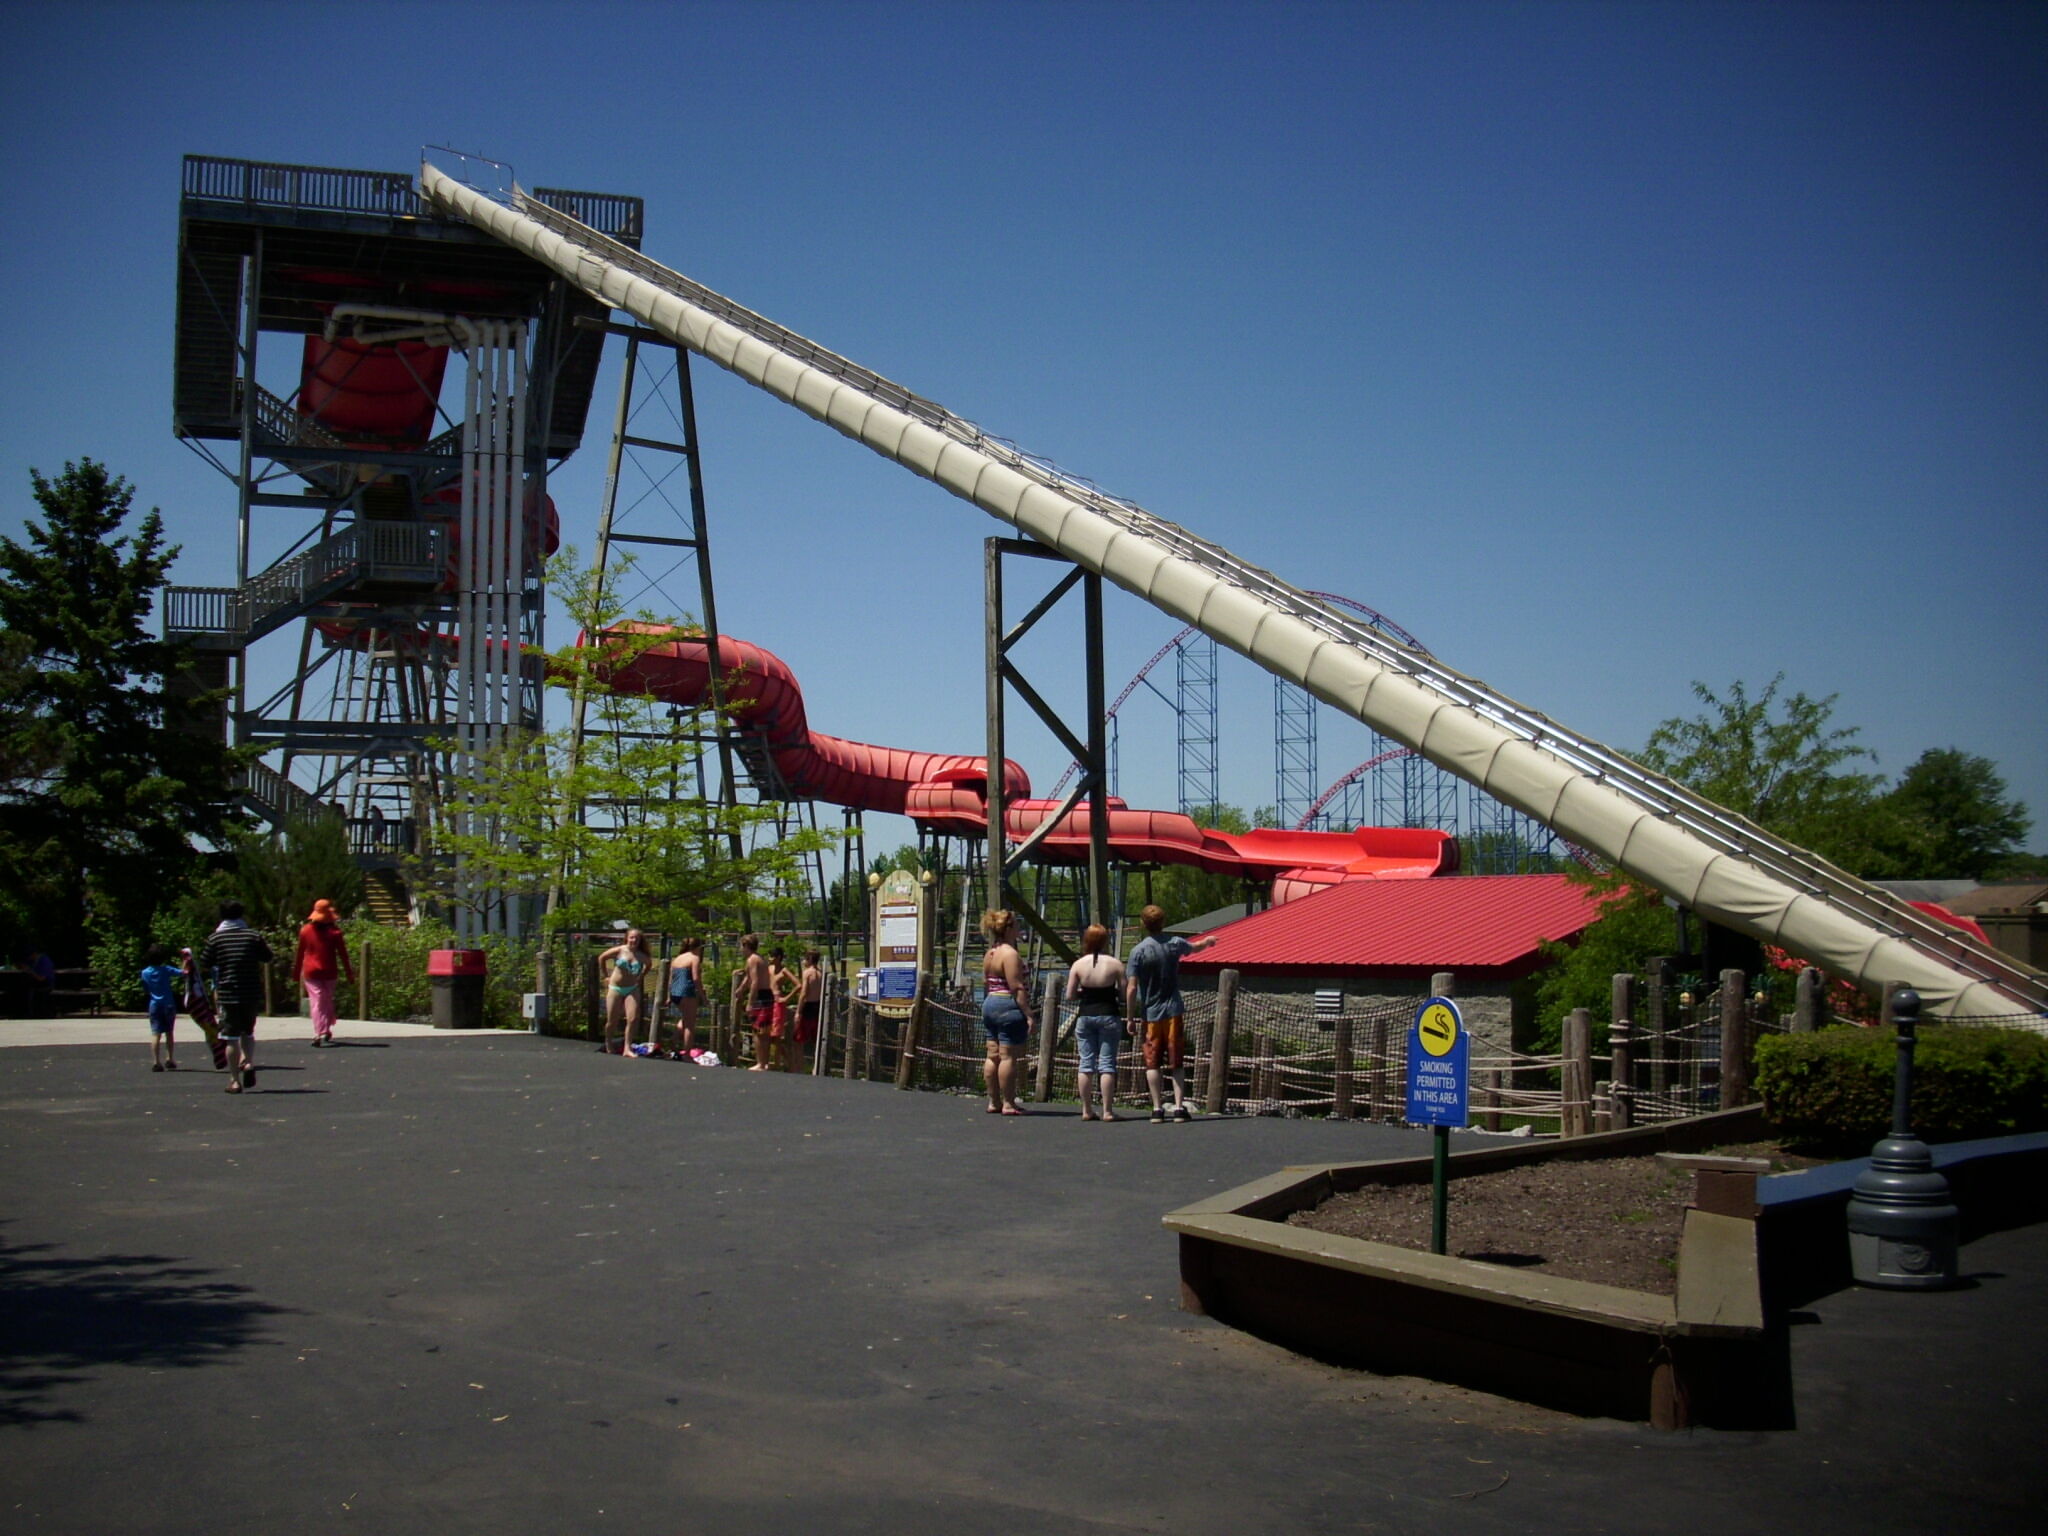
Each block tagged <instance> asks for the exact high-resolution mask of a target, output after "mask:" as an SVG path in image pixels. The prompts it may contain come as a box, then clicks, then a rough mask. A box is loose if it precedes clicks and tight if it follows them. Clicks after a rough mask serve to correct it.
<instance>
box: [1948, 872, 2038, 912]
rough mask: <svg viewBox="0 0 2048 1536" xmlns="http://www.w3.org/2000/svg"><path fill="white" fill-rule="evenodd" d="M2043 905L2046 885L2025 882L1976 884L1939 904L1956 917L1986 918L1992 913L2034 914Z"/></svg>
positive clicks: (2033, 881)
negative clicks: (1969, 889)
mask: <svg viewBox="0 0 2048 1536" xmlns="http://www.w3.org/2000/svg"><path fill="white" fill-rule="evenodd" d="M2043 902H2048V882H2043V881H2040V880H2026V881H2020V882H2016V883H2014V884H2012V885H1980V886H1978V887H1977V888H1976V889H1975V890H1974V891H1969V892H1966V893H1964V894H1963V895H1961V896H1958V897H1956V899H1955V900H1953V901H1949V902H1944V903H1943V905H1944V906H1946V907H1947V908H1948V909H1949V911H1951V912H1954V913H1956V914H1957V915H1958V916H1962V917H1990V916H1992V915H1993V914H1994V913H2005V912H2033V911H2037V910H2039V909H2040V907H2041V904H2042V903H2043Z"/></svg>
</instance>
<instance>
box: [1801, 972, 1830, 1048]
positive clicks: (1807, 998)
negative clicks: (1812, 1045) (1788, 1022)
mask: <svg viewBox="0 0 2048 1536" xmlns="http://www.w3.org/2000/svg"><path fill="white" fill-rule="evenodd" d="M1827 985H1828V979H1827V977H1826V976H1824V975H1822V974H1821V971H1820V969H1819V968H1818V967H1817V966H1811V965H1809V966H1807V967H1806V968H1805V969H1803V970H1802V971H1800V973H1799V991H1798V995H1797V996H1796V998H1795V999H1794V1000H1793V1003H1792V1033H1793V1034H1795V1035H1810V1034H1812V1033H1813V1032H1814V1031H1815V1030H1816V1029H1819V1028H1820V1021H1821V1019H1822V1017H1823V1014H1822V1009H1823V1008H1824V1007H1825V1006H1826V1001H1827V996H1826V994H1827Z"/></svg>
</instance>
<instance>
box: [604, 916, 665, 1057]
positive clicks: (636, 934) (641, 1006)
mask: <svg viewBox="0 0 2048 1536" xmlns="http://www.w3.org/2000/svg"><path fill="white" fill-rule="evenodd" d="M649 964H650V959H649V956H648V953H647V940H646V939H644V938H643V937H641V934H640V930H639V929H638V928H628V929H627V930H626V942H625V943H623V944H614V945H613V946H612V947H611V948H610V949H608V950H606V951H605V952H604V953H603V954H601V955H599V956H598V957H597V966H598V969H599V970H600V971H602V970H603V969H604V968H605V967H606V966H609V967H611V974H610V976H609V977H608V979H607V981H606V985H605V993H604V1032H605V1034H606V1036H607V1037H609V1036H610V1034H611V1032H612V1029H613V1028H614V1027H615V1026H623V1027H624V1029H625V1040H624V1042H623V1043H622V1044H621V1045H620V1047H619V1050H620V1052H621V1053H622V1054H623V1055H626V1056H631V1055H632V1054H633V1031H634V1029H635V1028H636V1027H637V1026H638V1025H639V1023H640V1015H641V1014H642V1012H644V1011H645V1009H646V1006H647V1000H646V998H645V997H644V996H642V994H641V988H642V986H644V985H645V983H646V980H647V967H648V965H649ZM650 1033H652V1031H650Z"/></svg>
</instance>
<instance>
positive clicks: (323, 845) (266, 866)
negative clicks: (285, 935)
mask: <svg viewBox="0 0 2048 1536" xmlns="http://www.w3.org/2000/svg"><path fill="white" fill-rule="evenodd" d="M235 866H236V886H237V889H238V890H239V891H240V892H241V899H242V904H243V905H244V906H246V907H247V908H248V909H249V921H250V922H252V923H254V924H255V925H256V926H257V927H259V928H285V927H292V928H295V927H297V926H298V925H299V924H300V923H303V922H304V921H305V920H306V916H307V914H308V913H310V912H311V911H312V910H313V903H314V901H315V900H317V899H319V898H321V897H325V898H326V899H327V900H329V901H331V902H333V903H334V907H335V910H336V911H337V912H339V913H341V914H342V915H343V916H344V917H346V916H348V915H349V914H351V913H353V912H354V911H355V910H356V908H357V907H359V906H361V905H362V901H363V872H362V870H360V869H358V868H357V867H356V861H355V855H354V854H353V853H352V852H350V850H349V845H348V828H347V826H346V824H345V823H343V821H342V819H341V818H340V817H339V816H305V817H294V818H293V819H292V820H290V821H288V822H286V823H285V825H284V826H283V827H280V828H278V829H277V830H276V831H273V832H260V833H250V834H247V835H245V836H242V837H240V838H237V839H236V840H235Z"/></svg>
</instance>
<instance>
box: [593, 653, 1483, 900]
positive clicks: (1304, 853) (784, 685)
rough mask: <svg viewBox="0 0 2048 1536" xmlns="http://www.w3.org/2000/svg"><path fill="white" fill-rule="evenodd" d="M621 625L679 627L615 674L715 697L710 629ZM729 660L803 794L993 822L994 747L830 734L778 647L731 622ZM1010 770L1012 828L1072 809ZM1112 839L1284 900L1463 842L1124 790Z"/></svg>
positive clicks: (1432, 869) (1052, 841) (1074, 824)
mask: <svg viewBox="0 0 2048 1536" xmlns="http://www.w3.org/2000/svg"><path fill="white" fill-rule="evenodd" d="M620 629H621V630H622V631H627V632H632V633H635V634H640V635H657V634H658V635H662V636H664V637H665V638H663V639H660V640H659V641H657V642H656V643H655V644H654V645H652V646H650V647H649V648H648V649H647V650H646V651H644V652H642V653H641V654H640V655H639V656H638V657H636V658H635V659H633V660H632V661H630V662H627V663H625V664H623V665H621V666H620V667H618V668H617V669H616V670H615V671H613V672H612V674H611V680H612V682H613V684H614V685H615V686H618V687H622V688H625V689H629V690H631V691H632V692H635V693H645V694H647V695H649V696H651V697H653V698H657V699H660V700H662V701H663V702H664V703H669V704H677V705H681V706H683V707H686V708H687V707H690V706H693V705H696V704H700V703H702V702H703V701H704V699H705V697H706V694H707V692H708V690H709V687H710V661H709V656H708V650H709V647H708V646H707V645H706V643H705V641H704V639H703V638H702V637H701V636H695V635H690V634H687V633H686V632H684V631H682V630H677V629H667V628H655V627H653V626H643V625H637V624H629V625H621V626H620ZM718 661H719V665H720V667H721V668H722V670H723V671H724V673H725V675H726V679H727V681H726V689H725V692H726V698H727V700H728V702H729V703H731V704H732V705H733V706H734V707H735V708H736V710H737V711H738V712H739V716H740V719H741V721H742V723H743V724H744V726H745V728H746V730H747V731H748V732H750V733H752V734H754V735H755V736H757V737H758V739H759V740H760V742H761V744H762V746H763V748H764V750H765V751H766V752H767V753H768V755H769V756H770V757H771V758H772V759H773V760H774V763H775V767H776V770H777V772H779V773H780V774H781V775H782V778H783V780H784V781H785V782H786V783H787V784H788V785H789V786H790V787H791V789H793V790H795V791H796V792H797V793H799V794H803V795H811V796H815V797H816V798H818V799H820V800H825V801H828V802H830V803H831V804H834V805H843V806H849V807H852V808H855V809H858V810H869V811H890V812H893V813H895V814H898V815H903V816H908V817H910V818H911V819H912V820H913V821H916V822H917V823H918V824H919V825H920V826H922V827H926V828H929V829H931V830H933V831H936V832H942V833H945V834H947V835H949V836H956V837H980V836H983V835H985V834H986V832H987V828H988V793H987V786H988V760H987V758H985V757H982V756H979V755H973V756H969V755H964V754H951V755H949V754H945V753H938V752H911V751H906V750H904V749H902V748H899V747H877V746H870V745H869V744H867V743H866V742H859V741H847V740H845V739H843V738H841V737H838V736H826V735H822V734H820V733H818V732H816V731H813V730H811V728H810V725H809V721H808V719H807V717H806V715H805V712H804V700H803V691H802V689H800V688H799V687H798V686H797V681H796V677H795V675H794V674H793V673H792V672H791V671H790V669H789V667H788V665H787V664H786V663H785V662H784V661H783V660H782V659H781V658H780V657H778V656H776V655H775V654H774V653H773V652H771V651H767V650H764V649H763V648H762V647H760V646H758V645H752V644H749V643H748V642H747V641H744V640H735V639H734V638H732V637H731V636H730V635H722V636H720V637H719V642H718ZM1003 782H1004V795H1005V802H1004V806H1003V827H1004V831H1005V832H1006V833H1007V834H1008V835H1009V836H1010V837H1011V838H1012V839H1016V840H1021V839H1022V838H1024V837H1026V836H1028V835H1029V834H1031V833H1032V832H1034V831H1036V830H1037V829H1038V827H1039V826H1040V824H1042V823H1043V822H1044V821H1045V820H1046V818H1047V817H1049V816H1051V815H1052V814H1053V812H1054V811H1056V810H1057V809H1058V808H1059V802H1057V801H1055V800H1033V799H1030V798H1029V796H1030V793H1031V782H1030V780H1029V778H1027V777H1026V775H1025V773H1024V770H1023V769H1022V768H1020V767H1018V766H1017V765H1016V764H1015V763H1005V765H1004V772H1003ZM1109 845H1110V851H1111V853H1112V854H1114V855H1115V856H1116V857H1117V858H1119V859H1121V860H1124V861H1127V862H1130V863H1137V864H1190V865H1194V866H1195V867H1197V868H1199V869H1203V870H1207V871H1209V872H1211V873H1214V874H1229V875H1238V876H1242V877H1243V878H1245V879H1250V880H1270V881H1271V882H1272V883H1273V900H1274V901H1275V902H1281V901H1286V900H1289V899H1291V898H1292V897H1295V896H1302V895H1306V894H1308V893H1309V892H1311V891H1314V890H1319V889H1321V888H1322V887H1324V886H1326V885H1334V884H1336V883H1337V882H1339V881H1343V880H1363V879H1379V880H1388V879H1420V878H1425V877H1428V876H1431V875H1440V874H1447V873H1449V872H1450V871H1452V870H1453V869H1455V868H1456V867H1457V858H1458V845H1457V842H1456V841H1455V839H1453V838H1452V837H1451V836H1450V834H1449V833H1446V832H1437V831H1432V830H1428V829H1420V828H1415V829H1411V828H1400V827H1359V828H1356V829H1355V830H1353V831H1350V832H1291V831H1282V830H1280V829H1278V828H1261V829H1259V830H1257V831H1252V832H1239V833H1224V832H1212V831H1209V830H1207V829H1205V828H1202V827H1199V826H1197V825H1196V824H1195V823H1194V821H1193V819H1192V818H1190V817H1187V816H1183V815H1181V814H1180V813H1179V812H1178V811H1139V810H1132V809H1131V808H1130V807H1129V806H1127V805H1125V804H1124V802H1123V801H1121V800H1116V799H1112V800H1111V801H1110V802H1109ZM1039 847H1040V849H1041V850H1042V852H1043V855H1044V857H1046V858H1047V859H1049V860H1051V861H1053V862H1056V863H1069V864H1079V863H1083V862H1085V861H1086V860H1087V857H1088V812H1087V809H1086V807H1085V806H1083V807H1077V808H1075V809H1074V810H1072V811H1069V812H1068V813H1067V814H1066V815H1065V816H1064V817H1062V818H1061V819H1060V821H1059V822H1058V824H1057V825H1055V826H1054V828H1053V830H1052V831H1051V832H1049V833H1047V834H1046V836H1045V838H1044V840H1043V841H1042V842H1041V843H1040V844H1039Z"/></svg>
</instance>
